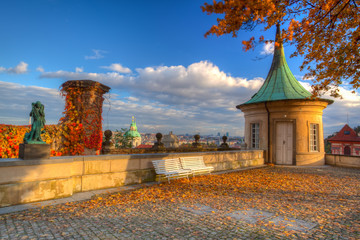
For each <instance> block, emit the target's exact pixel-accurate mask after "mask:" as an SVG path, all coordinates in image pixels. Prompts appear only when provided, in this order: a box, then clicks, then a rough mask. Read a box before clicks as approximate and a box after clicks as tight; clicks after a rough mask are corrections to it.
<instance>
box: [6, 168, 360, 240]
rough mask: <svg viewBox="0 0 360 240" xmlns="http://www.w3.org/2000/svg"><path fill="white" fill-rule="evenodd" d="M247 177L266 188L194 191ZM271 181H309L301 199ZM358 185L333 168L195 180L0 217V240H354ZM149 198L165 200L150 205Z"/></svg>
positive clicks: (359, 230) (358, 228)
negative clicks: (174, 189)
mask: <svg viewBox="0 0 360 240" xmlns="http://www.w3.org/2000/svg"><path fill="white" fill-rule="evenodd" d="M251 176H253V177H254V179H255V180H254V181H256V178H258V177H259V176H261V177H263V178H265V180H266V181H265V182H269V185H266V184H264V185H263V186H258V188H256V190H254V189H252V188H250V187H249V188H242V189H241V191H240V190H239V189H235V190H236V191H235V190H234V191H233V190H231V191H217V192H215V193H214V192H213V191H214V189H213V188H210V187H208V186H206V188H203V189H202V190H201V191H202V192H201V193H200V192H197V190H196V189H197V188H196V186H198V185H201V186H203V185H204V184H206V183H212V182H215V181H223V180H224V179H226V178H230V179H240V178H248V177H251ZM275 176H280V177H281V178H282V179H285V180H286V181H288V182H289V183H291V184H293V185H294V184H296V183H297V184H298V185H299V186H302V185H306V184H308V182H307V181H309V179H311V183H312V184H310V185H311V186H307V185H306V186H304V187H300V189H305V190H306V192H304V191H300V190H296V191H295V190H294V191H288V190H287V188H285V187H282V188H279V189H277V188H276V187H272V186H273V185H272V184H273V183H271V180H270V179H271V178H274V177H275ZM299 176H301V178H299ZM299 179H304V180H303V181H304V182H302V181H301V180H299ZM277 181H278V182H279V180H277ZM274 184H275V183H274ZM281 184H284V183H281ZM359 184H360V169H345V168H335V167H321V168H300V167H268V168H264V169H253V170H248V171H244V172H237V173H231V174H228V175H226V174H223V175H217V176H215V175H212V176H203V177H196V178H194V179H191V180H190V182H185V180H177V181H174V182H171V183H170V184H168V183H165V184H161V185H153V186H148V187H145V188H144V189H143V190H142V189H138V190H133V191H129V192H126V193H119V194H110V195H101V196H96V197H93V199H92V200H89V201H81V202H75V203H67V204H59V205H56V206H49V207H43V208H37V209H29V210H26V211H22V212H17V213H11V214H4V215H0V239H11V240H14V239H360V195H359V193H360V189H359V188H360V185H359ZM279 185H280V183H279ZM219 186H220V185H219ZM219 186H217V188H216V189H218V188H219ZM254 186H255V185H254ZM256 186H257V185H256ZM284 186H286V185H284ZM172 187H174V188H175V187H178V188H182V189H180V190H177V192H176V194H177V195H178V194H184V195H185V194H187V193H188V192H189V189H192V191H193V192H191V194H194V197H179V198H176V197H175V198H173V195H171V189H172ZM186 188H189V189H186ZM227 188H228V187H227ZM267 188H269V190H267ZM322 188H327V189H328V190H326V189H322ZM206 189H208V190H206ZM291 189H298V188H296V186H295V187H292V188H291ZM313 189H318V191H317V190H316V191H313ZM145 190H146V191H145ZM161 191H162V192H161ZM178 191H179V192H178ZM180 191H184V192H180ZM185 191H186V192H185ZM149 192H152V193H156V192H161V194H164V195H161V196H163V197H161V198H160V197H159V198H151V196H149V195H147V194H148V193H149ZM220 193H222V194H220ZM167 195H169V196H170V197H169V198H167V197H166V196H167ZM159 196H160V195H159ZM140 198H141V199H145V200H142V201H139V199H140ZM146 199H147V200H146ZM120 200H124V202H120ZM125 200H126V201H125ZM289 206H290V207H289Z"/></svg>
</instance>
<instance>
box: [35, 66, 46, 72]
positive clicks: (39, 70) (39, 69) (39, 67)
mask: <svg viewBox="0 0 360 240" xmlns="http://www.w3.org/2000/svg"><path fill="white" fill-rule="evenodd" d="M36 71H38V72H45V70H44V68H43V67H42V66H38V67H37V68H36Z"/></svg>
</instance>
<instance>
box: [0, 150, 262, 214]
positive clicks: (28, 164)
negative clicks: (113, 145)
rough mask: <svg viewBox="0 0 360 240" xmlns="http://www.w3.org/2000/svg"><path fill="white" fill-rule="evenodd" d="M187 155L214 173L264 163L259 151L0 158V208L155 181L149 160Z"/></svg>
mask: <svg viewBox="0 0 360 240" xmlns="http://www.w3.org/2000/svg"><path fill="white" fill-rule="evenodd" d="M190 156H203V157H204V162H205V164H206V165H208V166H213V167H214V168H215V171H223V170H231V169H239V168H243V167H248V166H260V165H263V164H264V151H262V150H253V151H250V150H249V151H222V152H192V153H157V154H119V155H100V156H76V157H75V156H72V157H53V158H51V159H48V160H21V159H0V207H5V206H11V205H16V204H22V203H29V202H36V201H43V200H48V199H56V198H63V197H68V196H71V195H72V194H74V193H77V192H85V191H90V190H95V189H104V188H113V187H119V186H122V185H130V184H138V183H143V182H151V181H155V171H154V168H153V166H152V163H151V161H152V160H158V159H169V158H178V157H190Z"/></svg>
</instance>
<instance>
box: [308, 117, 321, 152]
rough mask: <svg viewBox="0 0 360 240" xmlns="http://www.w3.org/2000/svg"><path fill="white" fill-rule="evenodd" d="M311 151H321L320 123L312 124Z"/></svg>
mask: <svg viewBox="0 0 360 240" xmlns="http://www.w3.org/2000/svg"><path fill="white" fill-rule="evenodd" d="M310 152H319V124H316V123H311V124H310Z"/></svg>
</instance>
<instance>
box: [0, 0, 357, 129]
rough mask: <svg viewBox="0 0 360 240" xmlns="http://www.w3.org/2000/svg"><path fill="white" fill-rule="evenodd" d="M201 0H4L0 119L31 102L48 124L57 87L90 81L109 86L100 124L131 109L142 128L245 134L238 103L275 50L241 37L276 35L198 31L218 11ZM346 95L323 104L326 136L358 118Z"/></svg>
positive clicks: (295, 66) (113, 124) (20, 115)
mask: <svg viewBox="0 0 360 240" xmlns="http://www.w3.org/2000/svg"><path fill="white" fill-rule="evenodd" d="M203 2H204V0H184V1H165V0H163V1H161V0H160V1H121V0H119V1H107V0H103V1H99V0H98V1H95V0H86V1H85V0H72V1H70V0H68V1H66V0H47V1H46V0H34V1H19V0H11V1H10V0H4V1H2V7H1V8H0V22H1V23H2V24H0V31H1V33H2V37H1V38H0V123H6V124H26V122H27V121H28V113H29V112H30V107H31V102H33V101H36V100H40V101H42V102H43V103H44V105H45V108H46V115H47V116H46V119H47V122H48V123H57V121H58V119H59V118H60V117H61V112H62V111H63V108H64V100H63V99H62V98H61V97H60V96H59V94H58V89H59V86H60V85H61V84H62V83H63V82H64V81H66V80H72V79H92V80H96V81H99V82H101V83H103V84H105V85H107V86H109V87H111V88H112V90H111V92H110V94H108V95H106V100H105V105H104V108H103V118H104V128H110V129H113V130H115V129H120V128H122V127H127V128H128V127H129V124H130V122H131V116H132V115H134V116H135V117H136V119H137V123H138V129H139V130H140V132H163V133H167V132H168V131H174V132H175V133H177V134H179V133H190V134H192V133H196V132H200V134H216V133H217V132H222V133H224V132H229V133H230V135H242V134H243V128H244V118H243V114H242V113H241V111H239V110H237V109H235V106H236V105H237V104H240V103H243V102H245V101H247V100H248V99H250V97H251V96H252V95H253V94H254V93H255V92H256V91H257V89H258V88H259V87H260V86H261V84H262V81H263V80H264V78H266V75H267V72H268V70H269V68H270V64H271V60H272V55H271V53H270V54H269V53H268V54H265V53H264V52H267V51H266V49H265V46H264V45H261V46H258V47H257V48H256V49H255V50H254V51H249V52H244V51H243V50H242V45H241V41H242V40H247V39H249V38H250V37H251V36H259V35H264V36H265V38H267V39H273V37H274V35H275V29H271V30H269V31H267V32H262V31H261V28H258V29H256V30H255V31H254V32H240V33H239V37H238V38H232V37H231V36H221V37H216V36H210V37H208V38H204V34H205V32H206V31H207V30H208V29H209V28H210V27H211V26H212V25H213V24H215V23H216V18H217V17H218V16H216V15H210V16H209V15H207V14H205V13H203V12H202V11H201V9H200V6H201V5H202V4H203ZM292 51H293V48H292V46H285V53H286V55H287V61H288V64H289V66H290V69H291V70H292V72H293V74H294V75H295V76H296V77H297V78H298V80H301V79H302V78H301V77H302V76H303V75H304V74H305V73H304V72H300V71H299V66H300V64H301V62H302V59H301V58H291V59H290V58H289V56H290V54H291V52H292ZM301 81H302V80H301ZM302 82H303V84H304V85H305V86H308V84H309V83H308V82H304V81H302ZM342 93H343V96H344V99H343V100H337V101H336V102H335V104H333V105H331V106H330V107H328V108H327V109H326V110H325V111H324V129H325V135H327V134H331V133H332V132H334V131H337V130H340V129H341V127H342V126H343V124H345V123H346V122H347V116H349V117H348V118H349V124H350V126H355V125H359V124H360V123H359V122H357V116H356V113H357V112H359V110H360V97H359V92H357V93H356V94H355V95H351V94H350V93H349V91H348V89H346V88H344V89H342Z"/></svg>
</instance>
